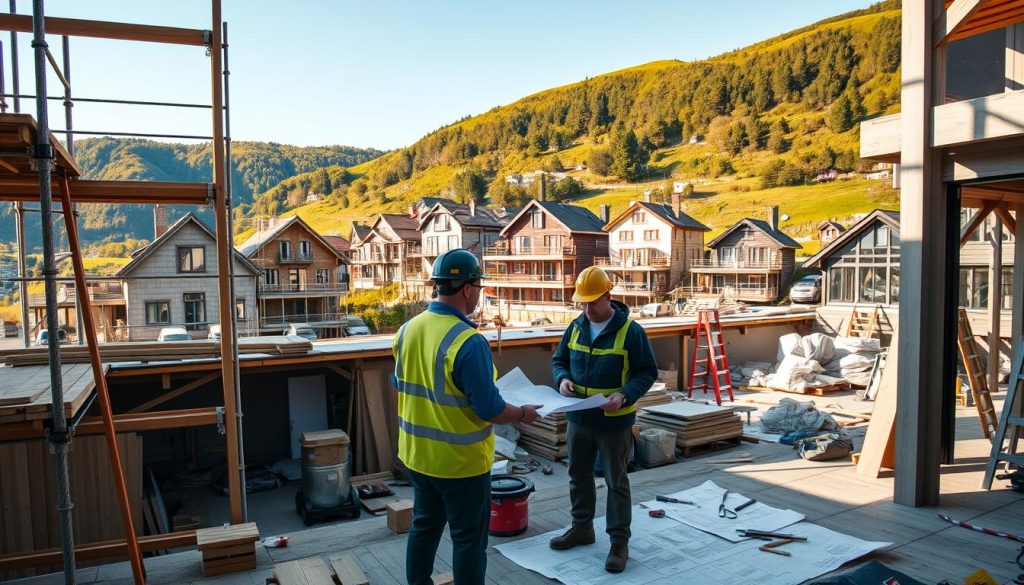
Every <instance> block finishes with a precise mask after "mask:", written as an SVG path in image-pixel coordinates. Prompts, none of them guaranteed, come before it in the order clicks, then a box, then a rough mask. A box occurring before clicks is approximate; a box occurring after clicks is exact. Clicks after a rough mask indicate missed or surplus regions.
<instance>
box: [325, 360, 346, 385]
mask: <svg viewBox="0 0 1024 585" xmlns="http://www.w3.org/2000/svg"><path fill="white" fill-rule="evenodd" d="M324 367H325V368H327V369H328V370H330V371H332V372H334V373H335V374H338V375H339V376H341V377H342V378H345V379H346V380H348V381H350V382H351V381H352V373H351V372H349V371H348V370H346V369H344V368H340V367H338V366H336V365H334V364H331V363H326V364H324Z"/></svg>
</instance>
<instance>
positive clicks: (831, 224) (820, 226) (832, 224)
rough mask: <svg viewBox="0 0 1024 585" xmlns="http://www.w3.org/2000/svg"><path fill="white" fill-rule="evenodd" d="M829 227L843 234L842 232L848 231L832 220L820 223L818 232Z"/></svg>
mask: <svg viewBox="0 0 1024 585" xmlns="http://www.w3.org/2000/svg"><path fill="white" fill-rule="evenodd" d="M829 226H831V227H834V228H836V229H838V230H839V233H842V232H845V231H846V228H845V227H843V224H841V223H839V222H838V221H832V220H831V219H826V220H825V221H823V222H821V223H819V224H818V231H821V230H823V229H825V228H827V227H829Z"/></svg>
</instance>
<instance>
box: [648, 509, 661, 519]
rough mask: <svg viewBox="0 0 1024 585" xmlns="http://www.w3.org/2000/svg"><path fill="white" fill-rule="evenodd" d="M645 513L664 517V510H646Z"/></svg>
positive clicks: (655, 516)
mask: <svg viewBox="0 0 1024 585" xmlns="http://www.w3.org/2000/svg"><path fill="white" fill-rule="evenodd" d="M647 515H648V516H650V517H651V518H664V517H665V510H648V511H647Z"/></svg>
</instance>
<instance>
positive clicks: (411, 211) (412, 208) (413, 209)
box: [409, 205, 420, 219]
mask: <svg viewBox="0 0 1024 585" xmlns="http://www.w3.org/2000/svg"><path fill="white" fill-rule="evenodd" d="M419 214H420V210H419V209H418V208H417V207H416V206H415V205H410V206H409V217H411V218H413V219H416V217H418V216H419Z"/></svg>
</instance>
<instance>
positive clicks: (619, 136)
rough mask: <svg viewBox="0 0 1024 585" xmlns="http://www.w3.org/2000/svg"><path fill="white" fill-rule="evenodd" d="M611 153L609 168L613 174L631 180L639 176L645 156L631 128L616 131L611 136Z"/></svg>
mask: <svg viewBox="0 0 1024 585" xmlns="http://www.w3.org/2000/svg"><path fill="white" fill-rule="evenodd" d="M611 155H612V164H611V168H610V169H609V170H610V171H611V173H612V174H613V175H616V176H618V177H620V178H622V179H624V180H626V181H631V182H632V181H635V180H637V179H638V178H640V173H641V172H643V167H644V163H645V162H646V156H645V154H644V152H643V150H642V149H641V148H640V143H639V142H638V141H637V139H636V133H634V132H633V131H632V130H626V131H622V130H619V131H618V132H616V133H615V134H614V135H613V136H612V142H611Z"/></svg>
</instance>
